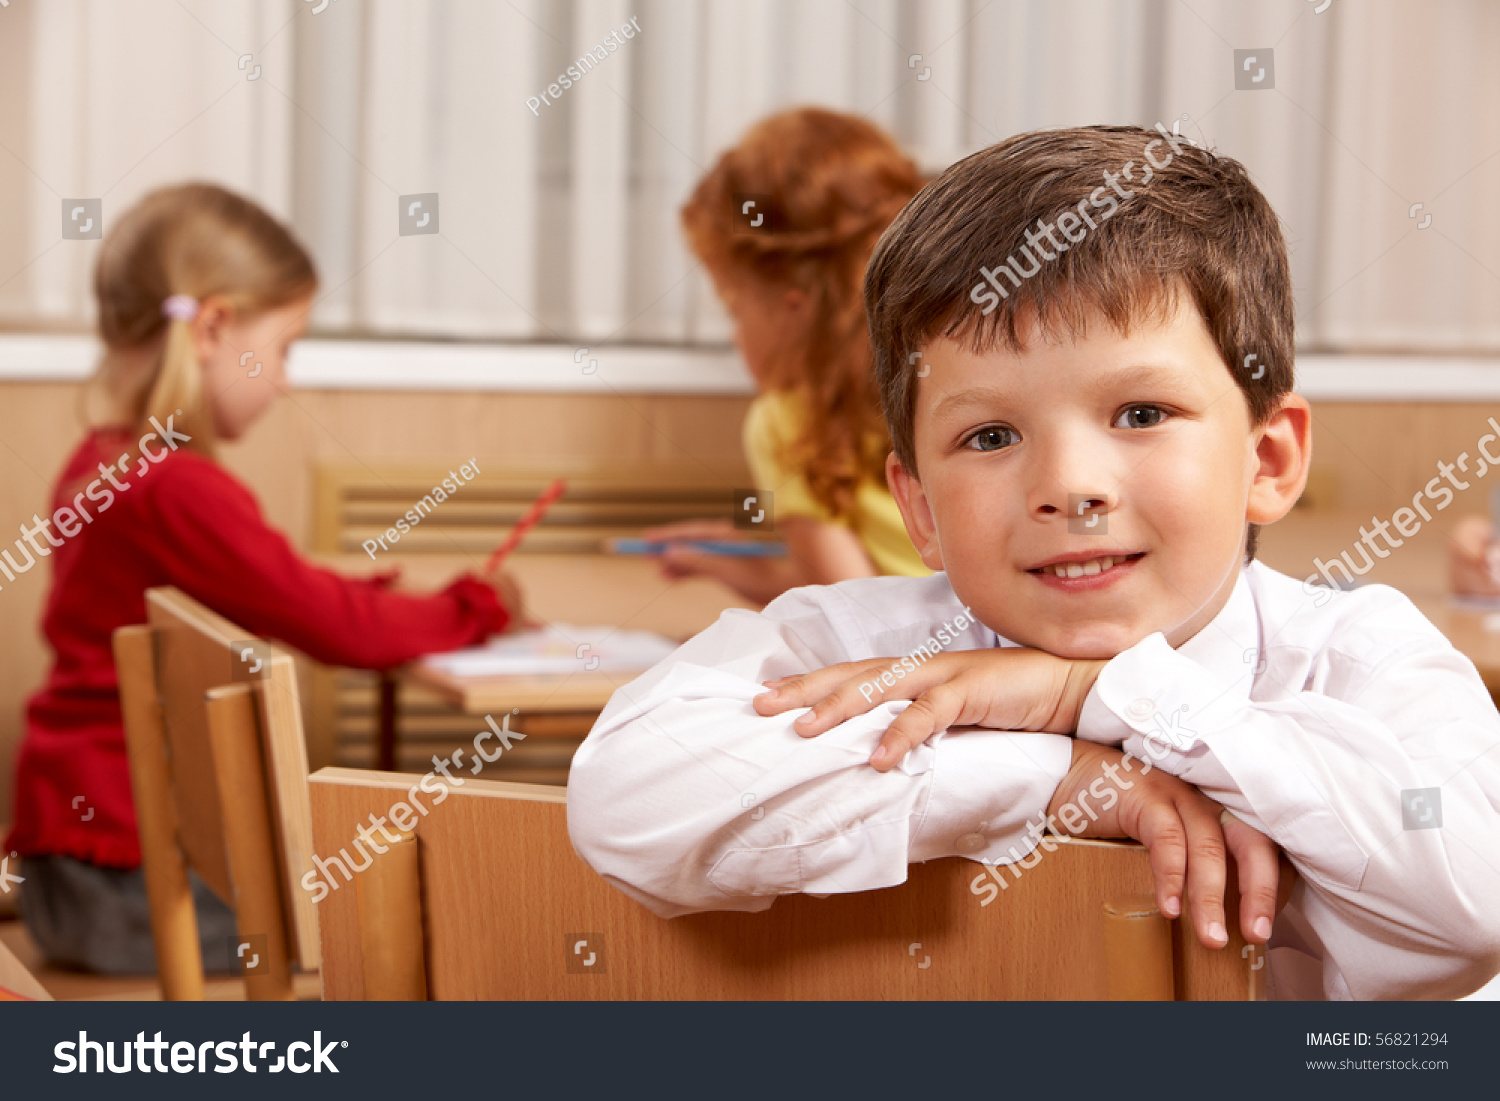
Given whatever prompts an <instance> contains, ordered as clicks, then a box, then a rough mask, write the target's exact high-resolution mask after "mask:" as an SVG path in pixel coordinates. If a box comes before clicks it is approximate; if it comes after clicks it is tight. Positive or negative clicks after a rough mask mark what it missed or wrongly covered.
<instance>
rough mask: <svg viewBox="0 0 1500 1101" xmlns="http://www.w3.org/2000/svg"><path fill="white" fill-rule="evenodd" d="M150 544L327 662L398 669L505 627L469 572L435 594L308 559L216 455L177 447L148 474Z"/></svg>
mask: <svg viewBox="0 0 1500 1101" xmlns="http://www.w3.org/2000/svg"><path fill="white" fill-rule="evenodd" d="M140 487H141V488H142V489H144V490H146V498H147V499H146V501H144V502H143V505H144V513H145V517H144V518H145V519H146V521H147V523H148V524H149V525H150V529H151V530H150V531H149V532H147V533H143V534H144V535H145V537H146V542H147V543H148V544H154V545H152V546H151V547H150V553H151V554H152V555H153V557H154V558H155V559H156V561H157V563H158V564H159V565H160V567H161V568H162V569H163V570H164V572H165V573H166V575H167V576H168V578H169V579H170V581H171V583H172V584H174V585H176V586H177V587H178V588H180V589H181V590H182V591H183V592H185V593H187V594H188V595H189V596H191V597H193V598H194V599H195V600H198V601H200V602H201V603H203V604H206V605H207V606H208V607H210V608H212V609H213V610H214V611H216V612H218V613H219V614H220V615H222V616H226V617H227V618H229V619H232V620H234V622H235V623H237V624H238V625H239V626H241V627H244V628H245V630H246V631H248V632H250V633H251V634H254V635H256V636H263V637H266V638H272V639H279V640H281V641H283V642H286V643H288V644H289V645H291V646H294V647H296V648H297V649H298V650H301V651H302V652H303V653H305V654H307V655H308V656H309V657H311V658H313V659H314V660H316V661H321V662H324V663H326V664H328V665H345V666H351V667H353V668H358V669H388V668H390V667H391V666H394V665H399V664H401V663H402V662H405V661H410V660H411V659H412V658H416V657H419V656H421V655H422V654H429V653H436V652H440V651H444V650H457V649H460V648H461V647H464V646H470V645H473V644H475V643H477V642H480V641H482V640H483V639H484V637H485V636H486V635H488V634H492V633H494V632H496V631H500V630H502V629H504V627H505V624H506V623H507V622H508V621H509V618H510V616H509V613H508V612H507V611H506V609H505V607H504V606H503V605H502V604H501V603H500V601H499V598H498V597H497V596H496V595H495V591H494V589H492V588H490V586H488V585H486V584H485V583H484V582H482V581H480V580H479V579H478V578H476V577H473V576H470V575H466V576H464V577H461V578H459V579H458V580H457V581H455V582H453V584H451V585H449V586H448V587H447V588H446V589H444V590H442V591H441V592H438V593H433V594H431V595H427V596H420V595H414V594H410V593H397V592H391V591H389V590H388V589H387V588H386V587H385V582H383V581H381V580H375V581H356V580H351V579H349V578H345V577H341V576H340V575H339V574H337V573H334V572H333V571H332V570H328V569H324V568H322V567H319V566H315V565H313V564H312V563H310V562H308V561H307V560H306V559H304V558H302V557H301V556H300V555H299V554H298V553H297V552H296V550H294V549H293V547H292V545H291V544H290V543H289V542H288V541H287V539H286V537H285V536H284V535H282V534H281V533H280V532H278V531H275V530H274V529H272V528H271V527H269V526H267V524H266V522H265V518H264V517H263V516H262V515H261V512H260V507H259V505H258V504H257V503H256V501H255V498H254V497H253V496H252V495H251V494H250V491H249V490H248V489H247V488H246V487H245V486H243V485H241V484H240V483H239V482H238V481H237V480H236V479H235V478H234V476H233V475H231V474H229V473H228V472H227V471H225V470H224V469H222V468H221V467H219V466H218V465H217V464H216V463H214V462H213V461H211V460H208V459H205V458H203V457H201V456H199V455H196V454H193V453H191V452H186V451H183V452H178V453H176V454H175V455H173V456H172V457H171V459H170V460H169V461H167V462H164V463H162V464H161V466H159V467H157V468H155V469H154V470H152V471H151V474H150V476H149V477H148V478H145V479H142V481H141V483H140Z"/></svg>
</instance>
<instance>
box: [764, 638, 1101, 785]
mask: <svg viewBox="0 0 1500 1101" xmlns="http://www.w3.org/2000/svg"><path fill="white" fill-rule="evenodd" d="M1105 664H1106V663H1105V662H1103V661H1073V660H1069V659H1068V658H1060V657H1055V656H1054V655H1052V654H1049V653H1047V652H1046V651H1044V650H1033V649H1030V648H1028V647H1018V646H1010V647H1000V648H996V649H990V650H959V651H956V652H954V653H948V654H938V655H936V656H935V657H932V658H929V659H928V660H927V661H925V662H924V663H922V664H921V665H918V666H916V667H915V668H914V669H913V670H910V671H908V670H906V669H905V668H904V667H903V666H902V664H901V659H900V658H872V659H870V660H868V661H851V662H844V663H843V664H841V665H830V666H828V667H827V668H824V669H815V670H813V671H812V672H810V673H803V674H801V675H799V676H792V677H779V678H777V679H776V680H772V681H767V682H766V687H767V688H769V689H770V690H771V691H769V692H766V693H765V694H763V695H760V696H756V697H755V700H754V704H755V710H756V711H757V712H758V713H760V714H762V715H779V714H781V713H782V712H783V711H790V710H791V709H793V708H796V707H811V708H812V710H811V711H809V712H808V713H807V714H806V715H803V716H801V717H799V718H798V719H797V721H796V722H795V723H794V724H793V726H792V729H794V730H795V731H796V732H797V733H798V734H801V735H802V736H803V737H804V738H810V737H812V736H814V735H816V734H822V733H823V732H824V731H826V730H830V729H832V728H833V727H835V726H837V725H838V724H839V723H841V722H844V721H845V720H846V719H850V718H852V717H853V716H855V715H860V714H863V713H864V712H866V711H869V710H870V709H871V708H872V707H874V706H876V705H877V704H881V703H884V702H886V701H887V700H912V701H914V702H913V703H912V705H911V706H910V707H908V708H907V709H906V710H905V711H903V712H902V713H901V714H900V715H898V716H896V719H895V721H894V722H892V723H891V726H890V729H889V730H887V731H886V732H885V737H883V738H882V739H881V740H880V745H879V746H878V747H876V750H875V753H874V755H873V756H871V757H870V764H872V765H874V766H875V768H876V769H878V770H879V771H881V772H886V771H889V770H890V769H892V768H894V767H895V766H896V764H897V763H898V762H899V761H900V760H901V759H902V758H903V757H905V756H906V754H907V753H908V752H909V751H910V750H911V749H913V748H914V747H916V746H918V745H920V744H922V743H923V742H925V741H926V740H927V739H928V738H930V737H932V735H933V734H935V733H936V732H937V731H939V730H944V729H946V728H947V727H950V726H982V727H986V728H988V729H991V730H1048V731H1051V732H1053V733H1055V734H1071V733H1073V732H1074V730H1075V729H1077V726H1078V711H1079V709H1080V708H1081V707H1082V706H1083V700H1084V697H1085V696H1087V695H1088V693H1089V689H1090V688H1092V687H1093V685H1094V681H1095V680H1097V679H1098V677H1099V671H1100V670H1101V669H1103V668H1104V666H1105ZM895 672H900V673H904V674H905V675H904V677H902V678H901V679H894V673H895ZM883 673H892V676H893V679H894V684H892V685H889V686H887V685H885V684H883V683H882V682H881V681H880V680H879V679H878V678H879V677H880V676H881V674H883Z"/></svg>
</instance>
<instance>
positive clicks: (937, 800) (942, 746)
mask: <svg viewBox="0 0 1500 1101" xmlns="http://www.w3.org/2000/svg"><path fill="white" fill-rule="evenodd" d="M934 749H935V753H934V757H935V760H934V764H933V779H932V787H931V788H930V789H929V792H928V798H927V807H926V809H925V811H924V813H923V816H922V819H921V824H920V825H919V826H918V828H917V831H916V834H915V836H914V837H913V838H912V843H911V860H912V861H914V862H915V861H925V860H936V859H938V858H939V857H944V856H963V857H967V858H969V859H970V860H983V861H984V862H986V863H989V864H1008V863H1010V862H1012V861H1014V860H1019V859H1021V858H1022V857H1024V856H1026V855H1027V854H1028V853H1030V852H1031V850H1032V849H1034V848H1036V845H1037V840H1036V836H1038V835H1039V834H1037V833H1034V832H1032V831H1028V829H1027V826H1028V823H1030V822H1032V821H1033V820H1036V819H1040V821H1039V822H1038V825H1037V830H1038V831H1040V829H1041V828H1042V827H1043V826H1045V824H1046V821H1045V820H1046V816H1047V805H1048V804H1049V803H1050V802H1052V796H1053V794H1054V793H1055V792H1056V791H1057V785H1058V784H1060V783H1062V780H1063V777H1064V776H1066V775H1067V774H1068V769H1069V768H1071V767H1072V764H1073V739H1071V738H1068V737H1065V736H1063V735H1060V734H1035V733H1026V732H1019V733H1011V732H1008V731H999V730H978V729H963V730H953V731H949V732H947V733H945V734H943V735H941V737H940V740H938V741H937V742H936V744H935V747H934Z"/></svg>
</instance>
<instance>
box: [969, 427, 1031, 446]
mask: <svg viewBox="0 0 1500 1101" xmlns="http://www.w3.org/2000/svg"><path fill="white" fill-rule="evenodd" d="M1020 439H1021V436H1020V433H1018V432H1017V431H1016V430H1015V429H1014V428H1012V427H1011V426H1010V425H1008V424H989V425H985V427H983V428H981V429H980V430H979V431H978V432H975V433H974V434H973V435H972V436H970V437H969V438H968V439H967V440H965V441H964V442H965V444H966V445H967V446H968V447H970V448H972V449H973V450H975V451H1000V450H1002V449H1003V448H1007V447H1011V446H1013V445H1014V444H1016V443H1018V442H1020Z"/></svg>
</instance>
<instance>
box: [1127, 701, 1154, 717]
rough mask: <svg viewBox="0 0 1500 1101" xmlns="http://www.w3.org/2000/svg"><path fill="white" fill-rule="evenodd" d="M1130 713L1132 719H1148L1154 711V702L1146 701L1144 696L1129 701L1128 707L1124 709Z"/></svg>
mask: <svg viewBox="0 0 1500 1101" xmlns="http://www.w3.org/2000/svg"><path fill="white" fill-rule="evenodd" d="M1125 710H1126V711H1128V712H1129V713H1130V717H1131V718H1132V719H1149V718H1150V717H1151V713H1152V712H1153V711H1155V710H1156V701H1155V700H1148V699H1146V698H1145V697H1144V696H1142V697H1140V698H1139V699H1134V700H1131V701H1130V706H1129V707H1127V708H1126V709H1125Z"/></svg>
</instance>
